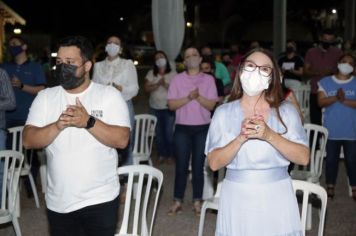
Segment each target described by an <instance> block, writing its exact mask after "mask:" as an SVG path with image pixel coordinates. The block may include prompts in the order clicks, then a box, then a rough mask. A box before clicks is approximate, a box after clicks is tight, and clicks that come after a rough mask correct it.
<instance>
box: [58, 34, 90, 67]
mask: <svg viewBox="0 0 356 236" xmlns="http://www.w3.org/2000/svg"><path fill="white" fill-rule="evenodd" d="M70 46H75V47H77V48H79V49H80V55H81V57H82V59H83V61H88V60H91V59H92V57H93V53H94V48H93V45H92V43H91V42H90V40H89V39H87V38H86V37H83V36H68V37H65V38H63V39H61V40H60V41H59V43H58V49H59V48H60V47H70Z"/></svg>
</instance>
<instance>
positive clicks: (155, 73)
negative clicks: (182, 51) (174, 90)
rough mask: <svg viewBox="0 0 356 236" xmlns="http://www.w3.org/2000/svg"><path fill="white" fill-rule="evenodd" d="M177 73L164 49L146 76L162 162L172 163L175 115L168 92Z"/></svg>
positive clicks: (156, 53)
mask: <svg viewBox="0 0 356 236" xmlns="http://www.w3.org/2000/svg"><path fill="white" fill-rule="evenodd" d="M176 74H177V73H176V71H175V69H173V68H171V66H170V63H169V61H168V58H167V55H166V54H165V53H164V52H163V51H156V52H155V54H154V63H153V69H151V70H149V71H148V73H147V75H146V77H145V91H146V92H148V93H149V94H150V97H149V105H150V108H151V111H152V113H153V114H154V115H155V116H156V117H157V125H156V131H155V132H156V146H157V152H158V156H159V162H160V164H163V163H167V164H171V163H173V161H174V159H173V158H174V157H173V153H174V152H173V126H174V119H175V115H174V112H173V111H171V110H169V109H168V102H167V93H168V87H169V83H170V81H171V79H172V78H173V76H175V75H176Z"/></svg>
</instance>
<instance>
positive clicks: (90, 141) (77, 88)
mask: <svg viewBox="0 0 356 236" xmlns="http://www.w3.org/2000/svg"><path fill="white" fill-rule="evenodd" d="M92 53H93V47H92V45H91V43H90V42H89V40H88V39H86V38H84V37H81V36H74V37H68V38H65V39H63V40H62V41H61V42H60V43H59V49H58V54H57V59H56V64H57V66H56V71H55V72H56V77H57V79H58V80H59V82H60V84H61V86H56V87H53V88H48V89H45V90H43V91H41V92H40V93H39V94H38V95H37V97H36V99H35V100H34V102H33V103H32V106H31V108H30V113H29V115H28V118H27V121H26V125H25V128H24V132H23V144H24V146H25V147H26V148H29V149H32V148H46V154H47V164H48V172H47V180H48V186H47V191H46V204H47V216H48V221H49V226H50V227H49V228H50V233H51V235H52V236H53V235H54V236H56V235H58V236H59V235H73V236H77V235H83V233H85V235H100V236H103V235H104V236H106V235H107V236H112V235H114V234H115V230H116V224H117V217H118V216H117V214H118V204H119V201H118V199H117V197H118V195H119V192H120V184H119V179H118V175H117V172H116V168H117V162H118V160H117V152H116V148H124V147H126V145H127V143H128V140H129V133H130V120H129V114H128V109H127V105H126V103H125V100H124V99H123V98H122V96H121V94H120V93H118V92H117V90H116V89H114V88H113V87H111V86H104V85H100V84H97V83H94V82H92V81H91V80H90V75H89V72H90V69H91V67H92V62H91V61H90V58H92Z"/></svg>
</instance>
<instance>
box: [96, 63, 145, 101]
mask: <svg viewBox="0 0 356 236" xmlns="http://www.w3.org/2000/svg"><path fill="white" fill-rule="evenodd" d="M93 81H94V82H97V83H99V84H104V85H112V83H115V84H117V85H121V86H122V97H123V98H124V99H125V101H128V100H130V99H132V98H133V97H135V96H136V95H137V93H138V89H139V86H138V79H137V71H136V67H135V65H134V64H133V62H132V61H131V60H126V59H123V58H120V57H118V58H116V59H115V60H113V61H109V60H108V59H105V60H103V61H99V62H97V63H95V64H94V72H93Z"/></svg>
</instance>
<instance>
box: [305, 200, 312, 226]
mask: <svg viewBox="0 0 356 236" xmlns="http://www.w3.org/2000/svg"><path fill="white" fill-rule="evenodd" d="M311 229H312V204H311V203H308V210H307V222H306V227H305V230H311Z"/></svg>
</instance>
